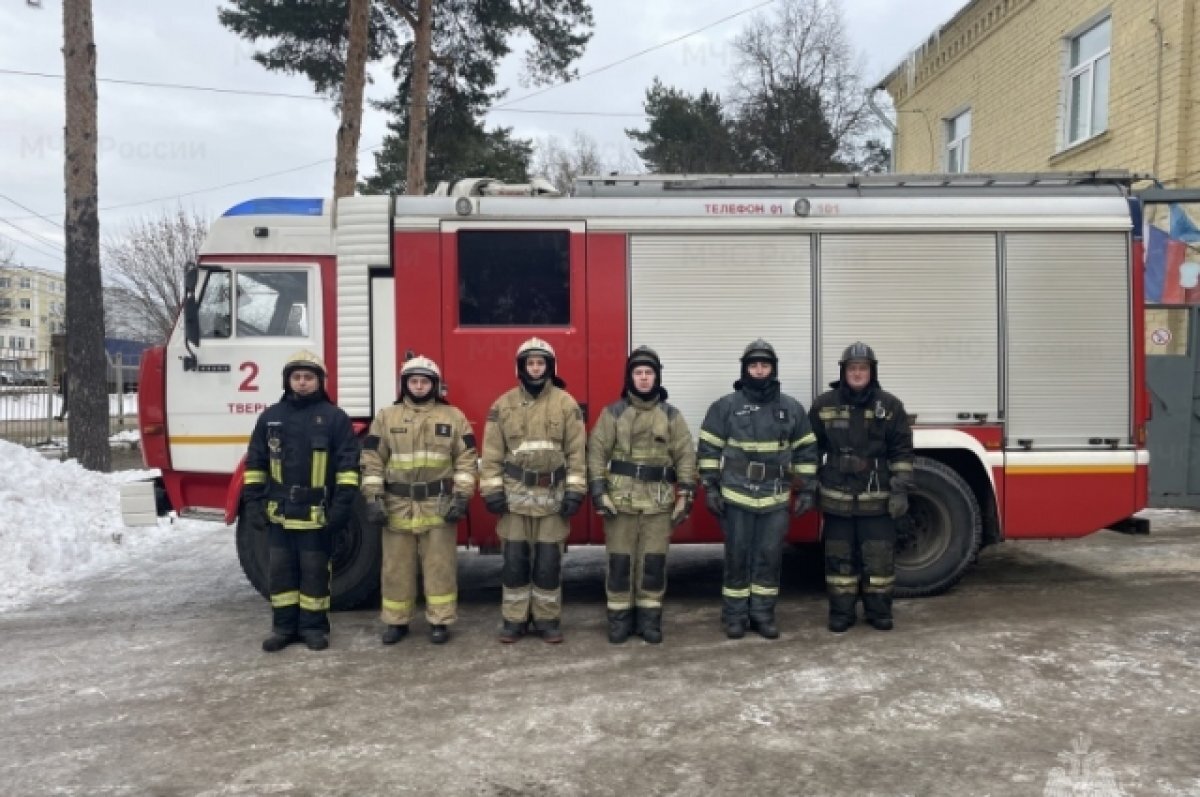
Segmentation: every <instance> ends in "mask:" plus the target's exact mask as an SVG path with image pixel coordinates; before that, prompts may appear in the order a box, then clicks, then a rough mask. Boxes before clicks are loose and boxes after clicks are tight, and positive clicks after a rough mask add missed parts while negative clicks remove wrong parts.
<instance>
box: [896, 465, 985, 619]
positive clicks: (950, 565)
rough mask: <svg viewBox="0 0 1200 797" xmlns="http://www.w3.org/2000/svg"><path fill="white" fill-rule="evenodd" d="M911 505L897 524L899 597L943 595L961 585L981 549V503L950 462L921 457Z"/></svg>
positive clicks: (897, 583) (897, 589) (914, 480)
mask: <svg viewBox="0 0 1200 797" xmlns="http://www.w3.org/2000/svg"><path fill="white" fill-rule="evenodd" d="M908 503H909V510H908V517H907V519H906V520H905V521H904V522H900V523H898V524H897V527H896V590H895V592H896V597H898V598H916V597H922V596H926V595H939V594H941V593H943V592H945V591H946V590H948V589H950V588H951V587H953V586H954V585H955V584H957V583H958V581H959V579H961V578H962V577H963V575H964V574H965V573H966V572H967V568H969V567H970V566H971V564H972V563H973V562H974V561H975V557H976V556H977V555H978V553H979V546H980V543H981V541H982V534H983V522H982V513H981V512H980V510H979V502H978V501H977V500H976V499H975V493H974V492H972V491H971V487H970V486H969V485H968V484H967V482H966V481H965V480H964V479H963V478H962V477H961V476H959V475H958V473H956V472H955V471H954V470H953V469H951V468H950V467H949V466H947V465H945V464H944V463H942V462H939V461H937V460H935V459H930V458H929V457H917V458H916V467H915V473H914V478H913V486H912V490H911V491H910V492H909V502H908Z"/></svg>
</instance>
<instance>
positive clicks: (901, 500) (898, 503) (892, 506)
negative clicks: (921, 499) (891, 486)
mask: <svg viewBox="0 0 1200 797" xmlns="http://www.w3.org/2000/svg"><path fill="white" fill-rule="evenodd" d="M888 514H889V515H891V516H892V517H893V518H902V517H904V516H905V515H907V514H908V493H892V494H891V496H889V497H888Z"/></svg>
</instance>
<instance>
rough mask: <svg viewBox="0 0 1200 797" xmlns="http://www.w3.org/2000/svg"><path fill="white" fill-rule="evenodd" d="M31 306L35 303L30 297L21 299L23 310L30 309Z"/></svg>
mask: <svg viewBox="0 0 1200 797" xmlns="http://www.w3.org/2000/svg"><path fill="white" fill-rule="evenodd" d="M31 307H33V303H32V302H30V301H29V300H28V299H22V300H21V309H22V310H28V309H30V308H31Z"/></svg>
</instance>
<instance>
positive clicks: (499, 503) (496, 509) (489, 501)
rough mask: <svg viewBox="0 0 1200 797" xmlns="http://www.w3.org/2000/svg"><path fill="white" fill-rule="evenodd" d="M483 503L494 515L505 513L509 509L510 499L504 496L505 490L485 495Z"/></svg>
mask: <svg viewBox="0 0 1200 797" xmlns="http://www.w3.org/2000/svg"><path fill="white" fill-rule="evenodd" d="M483 504H484V506H486V507H487V511H489V512H491V513H492V514H493V515H503V514H504V513H506V512H507V511H508V499H506V498H505V497H504V491H503V490H501V491H499V492H495V493H489V494H487V495H485V496H484V497H483Z"/></svg>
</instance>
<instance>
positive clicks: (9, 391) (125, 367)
mask: <svg viewBox="0 0 1200 797" xmlns="http://www.w3.org/2000/svg"><path fill="white" fill-rule="evenodd" d="M62 362H63V357H62V355H61V353H60V352H58V351H51V350H43V351H30V350H28V349H26V350H22V349H0V440H7V441H9V442H11V443H17V444H18V445H23V446H30V447H39V448H64V449H65V448H66V445H67V427H68V425H69V424H70V422H71V413H70V385H68V386H67V389H66V390H65V391H64V388H63V385H62V383H63V380H64V377H65V376H66V369H65V368H64V367H63V364H62ZM139 365H140V363H137V362H132V363H131V362H127V361H125V360H124V359H123V358H122V357H121V355H117V356H116V357H114V358H110V360H109V365H108V369H107V371H108V376H107V380H108V394H109V395H108V414H109V430H110V433H112V434H113V435H117V436H118V439H120V438H126V439H128V440H130V441H133V440H136V438H137V435H136V430H137V393H136V390H137V373H138V366H139ZM68 380H69V378H68Z"/></svg>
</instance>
